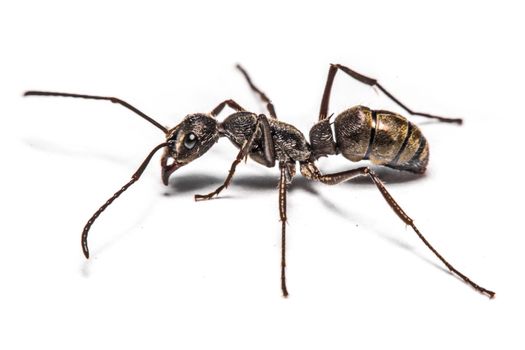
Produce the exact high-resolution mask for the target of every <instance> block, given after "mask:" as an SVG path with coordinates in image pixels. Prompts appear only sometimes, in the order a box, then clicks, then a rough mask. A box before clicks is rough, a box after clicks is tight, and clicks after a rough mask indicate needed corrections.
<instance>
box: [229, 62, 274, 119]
mask: <svg viewBox="0 0 525 350" xmlns="http://www.w3.org/2000/svg"><path fill="white" fill-rule="evenodd" d="M235 67H236V68H237V69H238V70H239V71H241V73H242V75H243V76H244V79H246V81H247V82H248V85H249V86H250V88H251V89H252V91H253V92H255V93H256V94H257V95H258V96H259V98H260V99H261V100H262V101H263V102H264V103H266V108H267V109H268V112H270V116H271V117H272V118H275V119H277V114H276V113H275V107H274V106H273V103H272V101H271V100H270V99H269V98H268V96H266V94H265V93H264V92H262V91H261V90H259V88H258V87H257V86H255V85H254V84H253V82H252V79H251V78H250V76H249V75H248V72H246V70H245V69H244V68H243V67H242V66H241V65H240V64H237V65H236V66H235Z"/></svg>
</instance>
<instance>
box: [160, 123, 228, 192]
mask: <svg viewBox="0 0 525 350" xmlns="http://www.w3.org/2000/svg"><path fill="white" fill-rule="evenodd" d="M218 139H219V129H218V123H217V121H216V120H215V119H214V118H212V117H210V116H209V115H206V114H200V113H197V114H190V115H188V116H186V118H184V120H183V121H182V122H180V124H179V125H177V126H175V127H174V128H172V129H171V130H169V131H168V132H167V133H166V142H167V143H168V146H167V147H166V149H165V151H164V154H163V155H162V159H161V165H162V182H164V184H165V185H167V184H168V180H169V177H170V175H171V174H172V173H173V172H174V171H175V170H177V169H178V168H180V167H181V166H183V165H186V164H188V163H190V162H192V161H194V160H195V159H197V158H199V157H200V156H202V155H203V154H204V153H206V152H207V151H208V150H209V149H210V148H211V146H213V144H214V143H215V142H217V140H218Z"/></svg>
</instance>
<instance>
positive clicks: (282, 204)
mask: <svg viewBox="0 0 525 350" xmlns="http://www.w3.org/2000/svg"><path fill="white" fill-rule="evenodd" d="M279 168H280V169H281V177H280V178H279V216H280V219H281V290H282V291H283V296H284V297H285V298H286V297H287V296H288V290H287V289H286V187H287V179H286V172H287V167H286V163H285V162H279Z"/></svg>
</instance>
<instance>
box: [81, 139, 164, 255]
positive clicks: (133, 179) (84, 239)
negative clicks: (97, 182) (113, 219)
mask: <svg viewBox="0 0 525 350" xmlns="http://www.w3.org/2000/svg"><path fill="white" fill-rule="evenodd" d="M168 144H169V143H168V142H163V143H161V144H160V145H158V146H156V147H155V148H154V149H153V150H152V151H151V152H150V153H149V154H148V156H147V157H146V159H144V161H143V162H142V164H141V165H140V167H139V168H138V169H137V171H136V172H135V173H134V174H133V175H132V176H131V180H130V181H129V182H128V183H126V184H125V185H124V186H122V188H121V189H120V190H118V191H117V192H115V194H114V195H113V196H111V197H110V198H109V199H108V200H107V201H106V203H104V204H103V205H102V206H101V207H100V208H98V210H97V211H96V212H95V214H93V215H92V216H91V218H89V220H88V222H87V223H86V226H84V230H82V238H81V243H82V251H83V252H84V255H85V256H86V259H89V249H88V244H87V238H88V233H89V229H90V228H91V225H93V223H94V222H95V220H96V219H97V218H98V217H99V215H100V214H101V213H102V212H103V211H104V210H106V208H107V207H109V205H110V204H111V203H113V201H114V200H115V199H117V198H118V197H119V196H120V195H121V194H122V193H124V191H126V190H127V189H128V188H129V187H130V186H131V185H133V184H134V183H135V182H137V181H138V179H140V176H141V175H142V173H143V172H144V170H146V167H147V166H148V164H149V162H150V160H151V158H153V155H154V154H155V153H156V152H157V151H158V150H159V149H161V148H163V147H166V146H168Z"/></svg>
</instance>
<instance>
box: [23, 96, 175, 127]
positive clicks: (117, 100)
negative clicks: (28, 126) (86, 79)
mask: <svg viewBox="0 0 525 350" xmlns="http://www.w3.org/2000/svg"><path fill="white" fill-rule="evenodd" d="M24 96H59V97H74V98H85V99H89V100H105V101H111V102H113V103H117V104H119V105H121V106H124V107H126V108H127V109H129V110H130V111H132V112H135V113H136V114H138V115H140V116H141V117H142V118H144V119H146V120H147V121H148V122H150V123H151V124H153V125H155V126H156V127H157V128H159V129H160V130H162V131H164V133H165V134H167V133H168V129H166V128H165V127H163V126H162V125H160V124H159V123H158V122H156V121H155V120H153V118H151V117H148V116H147V115H146V114H144V113H143V112H141V111H139V110H138V109H137V108H135V107H133V106H132V105H130V104H129V103H127V102H126V101H122V100H121V99H119V98H116V97H105V96H93V95H79V94H70V93H65V92H49V91H26V92H25V93H24Z"/></svg>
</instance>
